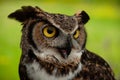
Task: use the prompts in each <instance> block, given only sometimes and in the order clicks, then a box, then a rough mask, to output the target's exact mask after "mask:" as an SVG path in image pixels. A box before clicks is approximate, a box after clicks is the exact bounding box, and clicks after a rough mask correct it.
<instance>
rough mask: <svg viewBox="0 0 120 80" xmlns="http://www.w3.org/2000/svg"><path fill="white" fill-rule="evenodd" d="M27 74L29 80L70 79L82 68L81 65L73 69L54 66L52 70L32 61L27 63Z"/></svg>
mask: <svg viewBox="0 0 120 80" xmlns="http://www.w3.org/2000/svg"><path fill="white" fill-rule="evenodd" d="M26 68H27V75H28V77H29V78H30V79H31V80H69V79H70V80H71V79H72V78H74V77H75V75H76V74H77V73H79V72H80V71H81V69H82V65H81V64H80V63H79V65H78V66H77V67H76V69H75V70H74V71H73V70H72V68H71V69H69V70H68V69H66V70H65V69H64V68H63V69H60V70H59V68H56V67H54V68H53V69H52V70H51V69H50V68H48V69H46V68H43V67H42V66H41V65H40V64H39V63H38V62H33V63H32V64H27V65H26Z"/></svg>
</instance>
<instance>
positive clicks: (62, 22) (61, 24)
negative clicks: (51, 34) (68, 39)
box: [48, 14, 78, 33]
mask: <svg viewBox="0 0 120 80" xmlns="http://www.w3.org/2000/svg"><path fill="white" fill-rule="evenodd" d="M48 20H49V22H50V23H52V25H54V26H55V27H57V28H59V29H61V30H63V31H64V32H67V33H72V32H74V31H75V30H76V29H77V28H78V24H77V23H78V22H77V19H76V18H75V17H74V16H67V15H63V14H50V15H49V18H48Z"/></svg>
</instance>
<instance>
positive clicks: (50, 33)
mask: <svg viewBox="0 0 120 80" xmlns="http://www.w3.org/2000/svg"><path fill="white" fill-rule="evenodd" d="M43 34H44V35H45V36H46V37H48V38H51V37H54V36H55V35H56V28H54V27H49V26H47V27H45V28H44V29H43Z"/></svg>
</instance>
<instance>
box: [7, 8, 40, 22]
mask: <svg viewBox="0 0 120 80" xmlns="http://www.w3.org/2000/svg"><path fill="white" fill-rule="evenodd" d="M37 13H38V10H37V8H34V7H32V6H22V9H18V10H16V11H15V12H13V13H11V14H10V15H8V18H13V19H16V20H18V21H19V22H24V21H26V20H27V19H29V18H35V17H36V14H37Z"/></svg>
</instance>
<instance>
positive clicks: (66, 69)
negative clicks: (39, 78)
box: [28, 50, 81, 76]
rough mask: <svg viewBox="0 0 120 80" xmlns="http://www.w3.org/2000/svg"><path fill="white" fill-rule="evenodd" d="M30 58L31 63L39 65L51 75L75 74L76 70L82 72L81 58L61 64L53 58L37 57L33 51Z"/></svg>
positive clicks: (30, 52)
mask: <svg viewBox="0 0 120 80" xmlns="http://www.w3.org/2000/svg"><path fill="white" fill-rule="evenodd" d="M28 57H29V59H31V61H30V62H31V63H34V62H36V63H38V64H39V66H40V68H41V69H45V70H46V72H47V73H48V74H50V75H52V74H55V76H59V75H68V74H69V73H70V72H73V73H74V72H75V71H76V70H77V71H80V70H81V62H80V58H74V59H72V60H69V61H68V62H60V61H59V60H57V59H56V58H53V56H49V57H46V58H44V59H42V58H40V57H38V56H36V55H35V54H34V52H33V51H32V50H30V51H29V53H28ZM78 68H79V69H78Z"/></svg>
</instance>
